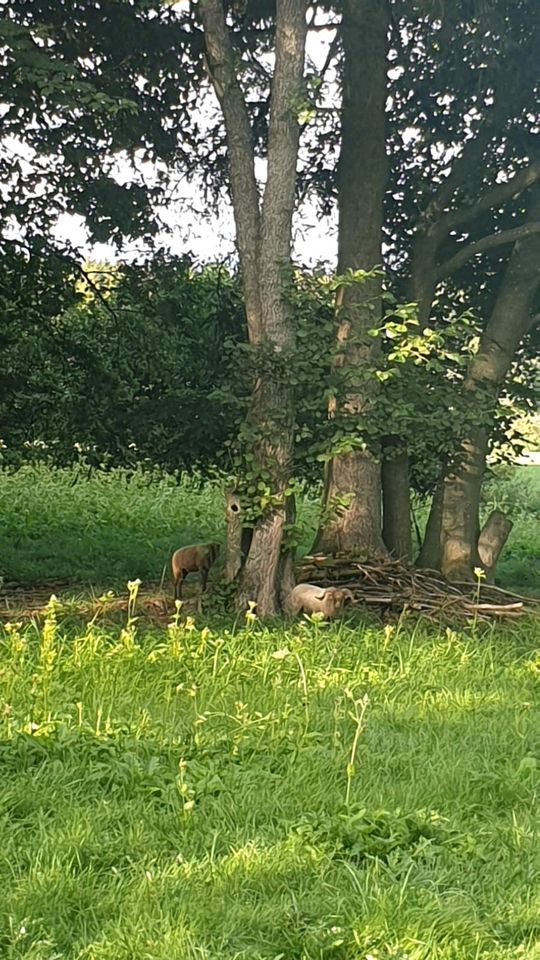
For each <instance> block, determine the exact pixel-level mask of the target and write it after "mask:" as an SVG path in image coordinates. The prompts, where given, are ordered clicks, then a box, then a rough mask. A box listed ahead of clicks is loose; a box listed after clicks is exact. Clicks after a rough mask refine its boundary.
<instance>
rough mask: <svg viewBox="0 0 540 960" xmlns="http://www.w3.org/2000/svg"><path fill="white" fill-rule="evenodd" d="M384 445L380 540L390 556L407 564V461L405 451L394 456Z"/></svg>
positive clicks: (409, 549)
mask: <svg viewBox="0 0 540 960" xmlns="http://www.w3.org/2000/svg"><path fill="white" fill-rule="evenodd" d="M393 446H394V444H393V443H392V442H391V441H387V443H386V444H385V452H386V453H387V454H393V455H392V456H385V458H384V459H383V462H382V490H383V531H382V534H383V540H384V542H385V545H386V547H387V548H388V550H389V551H390V553H391V554H392V555H393V556H394V557H396V558H398V559H399V560H405V561H406V562H407V563H410V562H411V561H412V532H411V494H410V480H409V457H408V455H407V452H406V451H405V450H402V451H399V452H398V453H397V454H396V453H395V451H393V449H392V447H393Z"/></svg>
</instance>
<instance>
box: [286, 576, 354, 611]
mask: <svg viewBox="0 0 540 960" xmlns="http://www.w3.org/2000/svg"><path fill="white" fill-rule="evenodd" d="M346 600H351V601H353V602H354V596H353V594H352V593H351V591H350V590H346V589H344V588H342V587H316V586H314V584H312V583H299V584H297V586H296V587H295V588H294V590H291V592H290V594H289V596H288V598H287V603H286V607H287V610H288V612H290V613H292V614H298V613H300V612H302V611H303V612H304V613H308V614H312V613H322V614H324V616H325V618H326V619H330V618H331V617H334V616H335V615H336V613H338V612H339V611H340V610H341V608H342V606H343V604H344V603H345V601H346Z"/></svg>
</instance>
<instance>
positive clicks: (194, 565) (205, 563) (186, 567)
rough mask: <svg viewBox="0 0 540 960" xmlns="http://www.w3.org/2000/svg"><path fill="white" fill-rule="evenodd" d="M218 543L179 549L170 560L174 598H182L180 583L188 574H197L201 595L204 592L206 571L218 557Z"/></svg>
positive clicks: (206, 577) (198, 544) (206, 578)
mask: <svg viewBox="0 0 540 960" xmlns="http://www.w3.org/2000/svg"><path fill="white" fill-rule="evenodd" d="M219 551H220V545H219V543H197V544H194V545H193V546H189V547H180V549H179V550H176V551H175V552H174V553H173V555H172V559H171V567H172V575H173V582H174V598H175V600H179V599H180V597H181V596H182V581H183V580H184V577H187V575H188V573H199V574H200V577H201V593H204V591H205V590H206V581H207V580H208V571H209V569H210V567H211V566H212V564H213V563H215V561H216V560H217V558H218V556H219Z"/></svg>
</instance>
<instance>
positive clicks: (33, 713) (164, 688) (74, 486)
mask: <svg viewBox="0 0 540 960" xmlns="http://www.w3.org/2000/svg"><path fill="white" fill-rule="evenodd" d="M527 469H529V468H527ZM503 494H504V496H505V497H506V498H507V499H512V498H513V500H514V501H516V493H515V490H514V489H513V488H511V489H510V490H509V491H508V490H507V491H506V493H504V491H503V488H502V486H499V488H498V490H497V496H498V497H499V498H501V497H503ZM527 496H529V494H527ZM518 499H519V497H518ZM519 502H520V503H521V500H520V499H519ZM315 509H316V506H315V504H313V503H310V502H309V501H306V502H305V503H304V504H303V505H302V510H303V513H302V521H301V522H302V524H303V530H304V540H305V543H306V546H307V545H308V544H309V539H310V535H311V528H312V525H313V520H314V516H315ZM515 509H516V515H517V513H518V509H517V507H516V508H515ZM527 509H528V507H525V511H526V510H527ZM522 519H523V522H524V523H526V516H525V514H523V516H522ZM520 522H521V521H520ZM516 526H518V523H516ZM529 527H530V524H529ZM223 533H224V530H223V515H222V501H221V491H220V488H219V484H217V483H216V484H207V485H205V486H204V487H203V488H202V489H198V488H197V486H196V485H195V484H194V483H191V484H190V483H187V482H184V483H182V484H181V485H176V484H175V483H174V482H173V481H172V480H170V479H167V478H165V479H163V480H161V481H160V482H159V483H149V481H148V478H145V477H144V476H143V475H141V474H135V475H134V476H133V477H132V479H131V480H130V481H129V482H128V478H127V476H126V474H124V473H122V472H115V473H113V474H109V475H100V474H97V475H94V476H93V477H92V478H91V479H90V481H85V480H83V478H82V476H80V475H79V474H77V471H73V470H72V471H46V470H37V471H36V470H32V469H26V470H24V471H22V472H21V473H19V474H17V475H16V476H14V477H10V476H8V475H5V474H0V538H1V543H2V565H3V570H2V571H1V572H2V573H4V575H6V576H8V577H9V578H10V579H23V580H27V581H28V582H33V581H36V580H40V579H44V578H49V577H59V578H62V577H71V578H73V579H74V580H77V581H79V582H80V581H82V580H87V581H89V582H92V583H96V582H102V583H104V584H106V585H108V586H110V585H111V584H112V583H113V582H114V581H117V582H122V583H124V584H125V581H126V580H128V579H131V578H133V577H135V576H140V577H142V578H143V579H144V578H151V579H158V578H159V576H160V574H161V569H162V566H163V564H164V563H165V561H166V560H167V558H168V556H169V555H170V552H171V550H172V548H173V547H174V546H177V545H178V544H179V543H182V542H185V541H186V540H196V539H199V538H202V537H205V538H206V537H208V538H212V539H213V538H215V537H217V538H218V539H220V538H222V537H223ZM133 589H134V590H135V589H136V588H133ZM123 590H124V592H125V586H124V587H123ZM95 609H96V611H98V612H96V613H95V614H94V615H92V614H88V615H87V619H86V620H85V619H84V616H83V614H82V612H81V608H78V607H77V604H76V603H74V602H73V601H70V600H69V599H66V600H64V601H62V602H59V601H54V600H53V601H51V602H50V604H49V606H48V609H47V611H46V614H45V616H44V618H41V619H37V618H34V619H32V620H30V621H28V620H26V621H25V622H24V623H19V624H18V623H13V624H11V625H6V626H3V627H0V727H1V736H0V889H1V890H2V895H1V897H0V957H2V958H4V957H5V958H6V960H23V958H24V960H60V958H61V960H540V858H539V857H538V788H539V785H540V723H539V716H538V698H537V692H536V691H537V688H538V679H539V676H540V649H539V645H538V624H537V623H533V622H520V624H519V625H518V626H512V627H498V628H493V629H487V628H484V627H477V628H475V627H474V626H471V627H470V628H469V629H468V630H461V631H460V632H453V631H451V630H437V629H434V628H428V627H427V626H424V625H422V623H421V622H413V621H407V620H404V621H402V622H400V623H399V624H397V625H392V626H391V625H387V626H381V625H380V624H373V623H368V622H362V620H360V619H357V620H351V621H346V622H336V623H334V624H332V625H321V624H318V623H316V622H299V623H296V624H295V625H294V626H290V627H286V626H285V625H283V624H282V623H275V624H269V625H263V624H260V623H259V622H258V621H257V620H256V619H253V618H250V617H249V615H248V617H247V618H246V619H245V620H244V619H243V618H241V621H240V622H233V621H231V619H230V618H226V617H224V616H222V615H218V614H216V615H214V616H212V617H210V618H207V619H204V618H201V619H197V621H196V622H194V621H193V620H192V619H190V618H188V619H187V620H186V621H185V622H184V623H181V622H180V619H179V618H178V617H177V618H176V619H174V618H173V620H172V622H171V623H170V625H169V626H168V627H167V626H164V627H158V626H153V625H151V624H148V623H147V621H146V620H145V619H144V618H143V616H140V618H139V619H137V617H138V614H139V613H141V611H140V610H139V609H138V608H135V609H134V607H133V604H130V611H129V612H128V614H118V611H116V612H115V613H111V612H108V611H109V608H108V606H107V604H106V603H105V604H104V605H102V606H101V607H96V608H95ZM119 617H120V620H119V619H118V618H119Z"/></svg>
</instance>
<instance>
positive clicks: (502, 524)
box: [478, 510, 514, 583]
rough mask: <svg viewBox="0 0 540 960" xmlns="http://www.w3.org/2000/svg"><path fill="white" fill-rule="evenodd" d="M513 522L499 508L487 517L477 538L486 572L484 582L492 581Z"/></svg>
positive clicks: (481, 560)
mask: <svg viewBox="0 0 540 960" xmlns="http://www.w3.org/2000/svg"><path fill="white" fill-rule="evenodd" d="M513 526H514V524H513V523H512V521H511V520H509V519H508V517H507V516H506V515H505V514H504V513H502V511H501V510H494V511H493V513H490V515H489V517H488V518H487V520H486V522H485V524H484V526H483V528H482V530H481V533H480V536H479V538H478V554H479V556H480V562H481V564H482V568H483V570H484V572H485V574H486V583H493V580H494V578H495V568H496V566H497V560H498V559H499V556H500V554H501V550H502V548H503V547H504V545H505V543H506V541H507V540H508V537H509V535H510V531H511V529H512V527H513Z"/></svg>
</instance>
